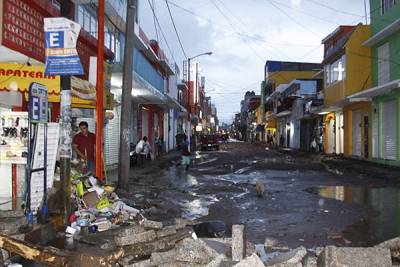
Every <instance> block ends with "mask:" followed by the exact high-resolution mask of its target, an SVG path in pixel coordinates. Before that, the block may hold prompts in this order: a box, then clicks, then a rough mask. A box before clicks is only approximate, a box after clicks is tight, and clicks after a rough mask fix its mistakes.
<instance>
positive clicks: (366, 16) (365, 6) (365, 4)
mask: <svg viewBox="0 0 400 267" xmlns="http://www.w3.org/2000/svg"><path fill="white" fill-rule="evenodd" d="M364 10H365V25H368V13H367V0H364Z"/></svg>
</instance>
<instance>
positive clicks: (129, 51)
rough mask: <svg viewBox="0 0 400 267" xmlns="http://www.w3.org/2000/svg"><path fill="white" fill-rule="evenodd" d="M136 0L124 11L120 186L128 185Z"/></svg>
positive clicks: (129, 0)
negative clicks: (124, 37)
mask: <svg viewBox="0 0 400 267" xmlns="http://www.w3.org/2000/svg"><path fill="white" fill-rule="evenodd" d="M136 6H137V1H136V0H128V8H127V12H126V43H125V53H124V65H123V72H124V73H123V81H122V97H121V131H120V136H119V140H120V143H119V170H118V176H119V179H118V183H119V187H120V188H124V189H127V188H128V186H129V169H130V157H129V152H130V141H131V134H132V133H131V109H132V95H131V92H132V79H133V49H134V47H135V46H134V43H133V40H134V39H133V38H134V27H135V8H136Z"/></svg>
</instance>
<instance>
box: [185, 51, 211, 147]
mask: <svg viewBox="0 0 400 267" xmlns="http://www.w3.org/2000/svg"><path fill="white" fill-rule="evenodd" d="M206 55H207V56H211V55H212V52H206V53H201V54H198V55H195V56H193V57H189V58H188V84H189V86H188V88H189V91H188V105H189V107H190V66H191V64H190V61H191V60H192V59H195V58H197V57H201V56H206ZM193 104H194V111H195V112H196V103H195V101H193ZM189 112H190V110H189ZM194 138H195V140H194V148H196V131H195V132H194Z"/></svg>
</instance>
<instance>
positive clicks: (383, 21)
mask: <svg viewBox="0 0 400 267" xmlns="http://www.w3.org/2000/svg"><path fill="white" fill-rule="evenodd" d="M369 2H370V6H371V27H372V34H376V33H378V32H379V31H381V30H382V29H384V28H385V27H386V26H387V25H389V24H390V23H391V22H393V21H395V20H396V19H398V18H399V16H400V3H398V1H396V2H397V3H396V4H395V5H394V6H393V7H392V8H391V9H389V10H388V11H387V12H386V13H385V14H384V15H382V13H381V8H380V7H381V0H370V1H369Z"/></svg>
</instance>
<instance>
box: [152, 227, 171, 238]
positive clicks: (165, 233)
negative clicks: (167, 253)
mask: <svg viewBox="0 0 400 267" xmlns="http://www.w3.org/2000/svg"><path fill="white" fill-rule="evenodd" d="M156 234H157V238H162V237H165V236H170V235H174V234H176V227H175V226H173V225H172V226H165V227H164V228H163V229H161V230H158V231H156Z"/></svg>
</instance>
